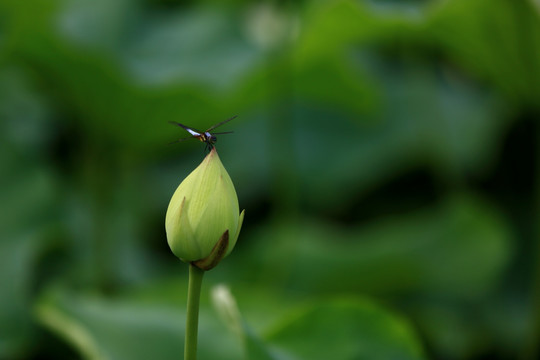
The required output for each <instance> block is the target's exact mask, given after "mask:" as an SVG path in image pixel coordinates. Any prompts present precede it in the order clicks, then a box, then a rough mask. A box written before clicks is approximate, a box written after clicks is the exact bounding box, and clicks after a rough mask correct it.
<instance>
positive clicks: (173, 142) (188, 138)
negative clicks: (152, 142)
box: [169, 136, 196, 145]
mask: <svg viewBox="0 0 540 360" xmlns="http://www.w3.org/2000/svg"><path fill="white" fill-rule="evenodd" d="M191 139H196V137H193V136H190V137H187V138H182V139H178V140H175V141H171V142H170V143H169V145H171V144H176V143H178V142H182V141H186V140H191Z"/></svg>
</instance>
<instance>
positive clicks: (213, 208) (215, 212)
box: [165, 148, 244, 270]
mask: <svg viewBox="0 0 540 360" xmlns="http://www.w3.org/2000/svg"><path fill="white" fill-rule="evenodd" d="M243 220H244V211H242V213H241V214H239V206H238V197H237V195H236V191H235V189H234V185H233V183H232V180H231V178H230V176H229V174H228V173H227V170H225V168H224V167H223V164H222V163H221V160H220V159H219V156H218V154H217V152H216V149H215V148H213V149H212V150H211V151H210V153H209V154H208V155H207V156H206V157H205V158H204V160H203V162H202V163H201V164H200V165H199V166H198V167H197V168H196V169H195V170H193V172H192V173H191V174H189V175H188V177H187V178H185V179H184V181H182V183H181V184H180V185H179V186H178V188H177V189H176V191H175V192H174V195H173V196H172V198H171V202H170V203H169V208H168V209H167V215H166V218H165V230H166V232H167V242H168V243H169V247H170V248H171V250H172V252H173V253H174V255H176V256H177V257H178V258H180V259H181V260H182V261H185V262H189V263H192V264H193V265H195V266H197V267H199V268H201V269H203V270H210V269H211V268H213V267H214V266H216V265H217V264H218V263H219V262H220V261H221V260H222V259H223V258H224V257H225V256H227V255H229V253H230V252H231V251H232V249H233V248H234V246H235V244H236V240H237V239H238V234H239V233H240V228H241V227H242V221H243Z"/></svg>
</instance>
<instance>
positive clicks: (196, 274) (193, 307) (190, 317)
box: [184, 264, 204, 360]
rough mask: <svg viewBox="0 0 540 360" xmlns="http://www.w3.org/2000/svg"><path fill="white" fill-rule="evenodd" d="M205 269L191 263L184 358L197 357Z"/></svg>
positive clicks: (192, 358)
mask: <svg viewBox="0 0 540 360" xmlns="http://www.w3.org/2000/svg"><path fill="white" fill-rule="evenodd" d="M203 275H204V270H201V269H199V268H198V267H196V266H194V265H193V264H189V285H188V299H187V314H186V341H185V344H184V360H196V359H197V332H198V327H199V300H200V297H201V284H202V279H203Z"/></svg>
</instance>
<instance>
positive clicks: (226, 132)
mask: <svg viewBox="0 0 540 360" xmlns="http://www.w3.org/2000/svg"><path fill="white" fill-rule="evenodd" d="M232 133H234V131H224V132H213V133H212V135H223V134H232Z"/></svg>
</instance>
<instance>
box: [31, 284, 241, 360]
mask: <svg viewBox="0 0 540 360" xmlns="http://www.w3.org/2000/svg"><path fill="white" fill-rule="evenodd" d="M178 289H182V290H185V289H187V283H186V282H185V281H179V282H178V283H175V284H169V286H167V287H166V288H164V289H162V290H160V291H158V292H155V290H150V293H148V292H144V293H143V294H139V295H133V294H132V295H130V296H123V297H122V298H118V299H110V298H105V297H100V296H96V295H90V294H88V293H73V292H71V291H67V290H66V289H61V288H56V289H51V290H49V291H48V292H47V293H46V294H45V295H44V296H43V297H42V298H41V299H40V300H39V302H38V303H37V305H36V315H37V318H38V319H39V321H40V322H41V323H42V324H43V325H44V326H46V327H47V328H49V329H50V330H52V331H54V332H56V333H57V334H58V335H59V336H60V337H62V338H63V339H64V340H65V341H67V342H68V343H69V344H71V346H73V347H74V348H75V349H76V350H77V351H78V352H79V353H80V354H81V355H82V356H83V358H85V359H96V360H97V359H100V360H116V359H118V360H120V359H133V360H137V359H149V358H159V359H164V360H167V359H178V358H181V357H182V354H183V347H184V330H185V319H186V317H185V307H186V299H185V296H184V295H181V296H177V295H176V294H177V293H178ZM203 294H204V291H203ZM142 295H144V296H142ZM158 296H162V298H158ZM203 298H204V296H203ZM171 299H174V301H172V300H171ZM198 354H199V358H200V359H201V360H204V359H231V360H232V359H238V358H239V357H240V356H241V355H240V354H241V350H240V347H239V344H238V342H236V341H235V340H234V337H233V336H232V334H230V333H229V332H228V331H227V329H226V328H224V327H223V325H222V324H221V323H220V322H219V321H218V320H217V318H216V317H215V315H214V314H213V312H212V311H210V310H209V307H208V302H207V301H206V302H203V303H202V305H201V313H200V323H199V351H198Z"/></svg>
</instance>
